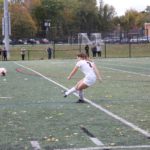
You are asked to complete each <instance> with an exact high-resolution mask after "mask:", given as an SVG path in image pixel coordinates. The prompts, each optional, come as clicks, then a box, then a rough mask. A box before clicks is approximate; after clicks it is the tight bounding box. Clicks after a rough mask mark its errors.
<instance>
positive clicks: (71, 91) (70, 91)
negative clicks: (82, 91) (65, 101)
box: [65, 87, 76, 95]
mask: <svg viewBox="0 0 150 150" xmlns="http://www.w3.org/2000/svg"><path fill="white" fill-rule="evenodd" d="M75 91H76V88H75V87H72V88H71V89H69V90H68V91H66V92H65V95H69V94H71V93H73V92H75Z"/></svg>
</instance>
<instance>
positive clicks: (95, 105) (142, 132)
mask: <svg viewBox="0 0 150 150" xmlns="http://www.w3.org/2000/svg"><path fill="white" fill-rule="evenodd" d="M16 64H17V65H19V66H21V67H23V68H26V69H28V70H31V71H33V72H34V73H36V74H38V75H40V76H41V77H43V78H44V79H46V80H48V81H50V82H52V83H54V84H56V85H58V86H60V87H62V88H63V89H65V90H67V88H66V87H64V86H63V85H61V84H59V83H57V82H55V81H54V80H52V79H50V78H47V77H45V76H44V75H42V74H41V73H39V72H37V71H35V70H33V69H31V68H28V67H26V66H23V65H21V64H18V63H17V62H16ZM74 95H76V96H77V97H78V95H77V94H76V93H74ZM85 101H87V102H88V103H89V104H91V105H92V106H94V107H96V108H98V109H99V110H101V111H103V112H105V113H106V114H108V115H109V116H111V117H113V118H115V119H116V120H118V121H120V122H122V123H123V124H125V125H127V126H129V127H131V128H132V129H134V130H135V131H138V132H139V133H141V134H143V135H144V136H146V137H147V138H150V133H149V132H147V131H145V130H143V129H141V128H139V127H138V126H136V125H134V124H133V123H131V122H129V121H127V120H125V119H123V118H121V117H119V116H117V115H115V114H114V113H112V112H110V111H108V110H107V109H105V108H103V107H102V106H101V105H98V104H96V103H94V102H92V101H90V100H88V99H86V98H85Z"/></svg>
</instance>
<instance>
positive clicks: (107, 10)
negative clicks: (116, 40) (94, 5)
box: [99, 0, 116, 32]
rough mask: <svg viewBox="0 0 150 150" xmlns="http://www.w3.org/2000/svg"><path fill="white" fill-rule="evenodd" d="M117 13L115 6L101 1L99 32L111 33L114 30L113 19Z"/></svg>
mask: <svg viewBox="0 0 150 150" xmlns="http://www.w3.org/2000/svg"><path fill="white" fill-rule="evenodd" d="M115 14H116V12H115V9H114V7H113V6H110V5H108V4H104V2H103V0H101V1H100V6H99V30H100V31H103V32H108V31H111V30H112V29H113V28H114V24H113V18H114V16H115Z"/></svg>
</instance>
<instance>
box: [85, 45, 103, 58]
mask: <svg viewBox="0 0 150 150" xmlns="http://www.w3.org/2000/svg"><path fill="white" fill-rule="evenodd" d="M89 50H90V47H89V45H88V44H87V45H85V53H86V54H87V56H89V53H90V52H89ZM91 51H92V55H93V57H96V56H98V57H101V56H102V47H101V45H100V44H99V43H97V44H96V43H93V45H92V47H91Z"/></svg>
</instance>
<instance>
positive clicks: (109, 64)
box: [103, 63, 150, 70]
mask: <svg viewBox="0 0 150 150" xmlns="http://www.w3.org/2000/svg"><path fill="white" fill-rule="evenodd" d="M103 64H104V63H103ZM104 65H110V66H122V67H129V68H137V69H146V70H150V68H145V67H136V66H131V65H130V66H128V65H120V64H117V65H116V64H112V63H111V64H109V63H108V64H107V63H105V64H104Z"/></svg>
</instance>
